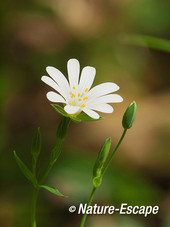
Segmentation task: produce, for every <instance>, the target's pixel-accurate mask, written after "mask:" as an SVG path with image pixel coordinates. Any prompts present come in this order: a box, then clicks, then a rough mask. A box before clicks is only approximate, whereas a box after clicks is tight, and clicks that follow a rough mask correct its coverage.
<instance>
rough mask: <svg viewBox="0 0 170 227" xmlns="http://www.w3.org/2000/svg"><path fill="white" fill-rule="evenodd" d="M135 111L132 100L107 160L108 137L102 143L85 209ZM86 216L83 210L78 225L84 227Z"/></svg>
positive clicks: (130, 123) (133, 117)
mask: <svg viewBox="0 0 170 227" xmlns="http://www.w3.org/2000/svg"><path fill="white" fill-rule="evenodd" d="M136 112H137V105H136V102H135V101H134V102H132V103H131V104H130V105H129V106H128V108H127V109H126V111H125V113H124V115H123V119H122V126H123V128H124V131H123V133H122V135H121V137H120V139H119V141H118V143H117V145H116V147H115V149H114V150H113V152H112V154H111V155H110V157H109V158H108V160H106V159H107V156H108V153H109V150H110V145H111V144H110V142H111V141H110V138H109V139H107V140H106V141H105V143H104V144H103V146H102V148H101V150H100V152H99V154H98V157H97V159H96V162H95V165H94V168H93V189H92V192H91V194H90V197H89V199H88V203H87V207H86V210H87V208H88V206H90V205H91V203H92V200H93V197H94V194H95V192H96V190H97V188H98V187H99V186H100V185H101V182H102V178H103V176H104V174H105V172H106V170H107V169H108V167H109V165H110V163H111V161H112V159H113V157H114V155H115V153H116V151H117V149H118V148H119V146H120V144H121V143H122V141H123V139H124V137H125V134H126V132H127V129H130V128H131V127H132V125H133V123H134V121H135V118H136ZM96 165H97V167H96ZM94 170H97V171H95V173H97V174H95V176H94ZM86 218H87V213H86V211H85V213H84V214H83V216H82V219H81V222H80V226H79V227H84V224H85V221H86Z"/></svg>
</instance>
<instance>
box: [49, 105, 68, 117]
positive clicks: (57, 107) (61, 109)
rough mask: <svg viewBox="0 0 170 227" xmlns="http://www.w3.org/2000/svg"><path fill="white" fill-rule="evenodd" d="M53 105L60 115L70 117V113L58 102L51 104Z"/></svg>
mask: <svg viewBox="0 0 170 227" xmlns="http://www.w3.org/2000/svg"><path fill="white" fill-rule="evenodd" d="M51 106H52V107H53V108H54V109H55V110H56V111H57V113H59V114H60V115H62V116H64V117H68V114H67V113H66V112H65V110H64V109H63V108H62V107H61V106H59V105H57V104H51Z"/></svg>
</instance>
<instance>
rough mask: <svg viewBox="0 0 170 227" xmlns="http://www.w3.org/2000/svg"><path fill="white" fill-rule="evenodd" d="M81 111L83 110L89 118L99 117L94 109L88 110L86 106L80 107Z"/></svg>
mask: <svg viewBox="0 0 170 227" xmlns="http://www.w3.org/2000/svg"><path fill="white" fill-rule="evenodd" d="M82 111H84V112H85V113H86V114H87V115H89V117H91V118H94V119H99V117H100V116H99V114H98V113H96V112H95V111H93V110H90V109H88V108H82Z"/></svg>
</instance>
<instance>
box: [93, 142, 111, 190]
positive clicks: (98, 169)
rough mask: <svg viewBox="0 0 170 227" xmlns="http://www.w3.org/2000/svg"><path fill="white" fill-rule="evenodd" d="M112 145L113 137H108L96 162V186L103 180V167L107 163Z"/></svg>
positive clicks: (94, 171) (94, 177) (94, 168)
mask: <svg viewBox="0 0 170 227" xmlns="http://www.w3.org/2000/svg"><path fill="white" fill-rule="evenodd" d="M110 146H111V139H110V138H108V139H106V141H105V142H104V144H103V145H102V147H101V149H100V151H99V153H98V156H97V159H96V162H95V164H94V167H93V185H94V187H96V188H97V187H99V186H100V184H101V182H102V169H103V166H104V164H105V161H106V159H107V157H108V154H109V151H110Z"/></svg>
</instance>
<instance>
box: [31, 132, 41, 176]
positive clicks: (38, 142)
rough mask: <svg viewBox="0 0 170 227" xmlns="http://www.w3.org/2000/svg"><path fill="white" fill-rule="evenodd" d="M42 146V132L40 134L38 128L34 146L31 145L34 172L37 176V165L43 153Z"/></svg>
mask: <svg viewBox="0 0 170 227" xmlns="http://www.w3.org/2000/svg"><path fill="white" fill-rule="evenodd" d="M41 144H42V138H41V132H40V128H37V131H36V133H35V135H34V137H33V140H32V145H31V153H32V170H33V174H34V175H36V165H37V160H38V156H39V154H40V151H41Z"/></svg>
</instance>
